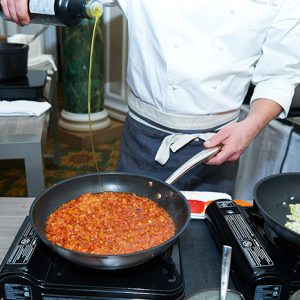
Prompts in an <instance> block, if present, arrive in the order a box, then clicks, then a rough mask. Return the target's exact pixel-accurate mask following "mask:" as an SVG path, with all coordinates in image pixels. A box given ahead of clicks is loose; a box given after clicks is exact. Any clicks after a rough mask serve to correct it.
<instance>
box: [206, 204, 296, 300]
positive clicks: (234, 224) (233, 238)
mask: <svg viewBox="0 0 300 300" xmlns="http://www.w3.org/2000/svg"><path fill="white" fill-rule="evenodd" d="M206 213H207V216H208V219H207V220H208V224H209V228H210V229H211V231H212V234H213V236H214V239H215V241H216V243H217V245H218V247H219V248H221V246H222V245H224V244H226V245H230V246H232V248H233V250H232V265H231V276H232V279H233V281H234V283H235V285H236V287H237V289H238V290H239V291H240V292H241V293H242V294H243V295H244V297H245V298H246V299H247V300H248V299H249V300H250V299H251V300H265V299H268V300H279V299H280V300H281V299H282V300H286V299H288V298H289V296H290V295H292V294H293V293H294V292H295V291H297V290H299V289H300V250H299V249H296V248H294V247H293V246H292V245H289V243H287V242H286V241H283V240H282V239H281V238H279V237H278V236H277V234H276V233H275V232H274V231H272V229H271V228H270V227H269V226H268V225H267V224H265V222H264V220H263V218H262V217H261V216H260V213H259V211H258V209H257V207H256V206H255V203H254V206H253V207H249V208H246V207H241V206H238V205H237V204H235V203H234V202H233V201H228V200H218V201H215V202H214V203H211V204H210V205H209V206H208V208H207V210H206Z"/></svg>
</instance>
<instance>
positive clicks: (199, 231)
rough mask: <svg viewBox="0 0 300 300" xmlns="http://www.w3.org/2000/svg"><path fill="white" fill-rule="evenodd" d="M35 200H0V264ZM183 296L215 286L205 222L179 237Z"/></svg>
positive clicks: (216, 267)
mask: <svg viewBox="0 0 300 300" xmlns="http://www.w3.org/2000/svg"><path fill="white" fill-rule="evenodd" d="M33 200H34V198H1V197H0V207H1V209H0V263H1V261H2V260H3V258H4V256H5V254H6V252H7V250H8V248H9V246H10V245H11V243H12V241H13V239H14V237H15V235H16V234H17V232H18V230H19V228H20V226H21V224H22V222H23V220H24V218H25V216H27V215H28V213H29V208H30V205H31V203H32V201H33ZM180 245H181V256H182V264H183V271H184V279H185V295H186V296H187V295H190V294H191V293H193V292H195V291H197V290H200V289H204V288H212V287H217V286H218V285H219V281H220V268H221V255H220V253H219V252H218V250H217V247H216V245H215V243H214V241H213V239H212V236H211V235H210V232H209V230H208V227H207V224H206V222H205V221H204V220H191V221H190V224H189V226H188V227H187V229H186V230H185V232H184V233H183V234H182V235H181V237H180Z"/></svg>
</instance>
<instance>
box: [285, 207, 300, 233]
mask: <svg viewBox="0 0 300 300" xmlns="http://www.w3.org/2000/svg"><path fill="white" fill-rule="evenodd" d="M289 209H290V213H291V214H290V215H287V216H286V217H287V219H288V220H289V221H287V222H286V223H285V226H286V227H287V228H289V229H291V230H293V231H295V232H297V233H299V234H300V204H290V205H289Z"/></svg>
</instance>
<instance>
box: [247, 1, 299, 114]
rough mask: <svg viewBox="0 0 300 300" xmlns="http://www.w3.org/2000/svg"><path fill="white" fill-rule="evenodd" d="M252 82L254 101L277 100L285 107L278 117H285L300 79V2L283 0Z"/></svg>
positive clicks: (263, 47) (252, 99) (269, 31)
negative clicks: (260, 99)
mask: <svg viewBox="0 0 300 300" xmlns="http://www.w3.org/2000/svg"><path fill="white" fill-rule="evenodd" d="M252 82H253V83H254V85H256V86H255V89H254V92H253V95H252V98H251V102H252V101H254V100H256V99H259V98H267V99H271V100H274V101H275V102H277V103H278V104H280V105H281V106H282V107H283V112H282V113H281V114H280V115H279V118H285V117H286V116H287V114H288V111H289V108H290V105H291V102H292V98H293V95H294V90H295V87H296V86H297V85H298V83H299V82H300V2H299V1H295V0H287V1H283V5H282V7H281V8H280V10H279V13H278V14H277V16H276V17H275V19H274V21H273V22H272V25H271V27H270V28H269V30H268V34H267V37H266V39H265V41H264V43H263V46H262V55H261V57H260V59H259V61H258V62H257V64H256V67H255V70H254V72H253V77H252Z"/></svg>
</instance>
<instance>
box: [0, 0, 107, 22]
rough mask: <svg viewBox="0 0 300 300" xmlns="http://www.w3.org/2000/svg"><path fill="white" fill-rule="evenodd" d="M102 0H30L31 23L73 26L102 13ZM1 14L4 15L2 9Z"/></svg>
mask: <svg viewBox="0 0 300 300" xmlns="http://www.w3.org/2000/svg"><path fill="white" fill-rule="evenodd" d="M102 10H103V7H102V4H101V1H100V0H28V11H29V16H30V19H31V21H30V23H34V24H42V25H56V26H68V27H73V26H76V25H78V24H79V23H80V22H81V21H82V19H83V18H89V19H92V18H95V17H96V16H99V15H101V14H102ZM0 13H1V15H2V16H3V13H2V10H1V12H0Z"/></svg>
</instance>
